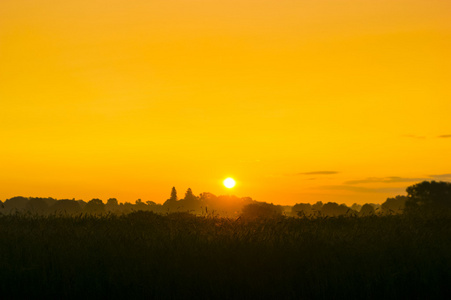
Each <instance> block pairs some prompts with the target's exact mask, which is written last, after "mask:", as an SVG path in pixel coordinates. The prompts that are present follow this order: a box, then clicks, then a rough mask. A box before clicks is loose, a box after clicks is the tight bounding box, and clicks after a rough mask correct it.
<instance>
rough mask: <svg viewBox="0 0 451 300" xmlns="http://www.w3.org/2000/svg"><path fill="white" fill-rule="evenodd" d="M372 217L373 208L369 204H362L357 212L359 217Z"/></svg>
mask: <svg viewBox="0 0 451 300" xmlns="http://www.w3.org/2000/svg"><path fill="white" fill-rule="evenodd" d="M373 215H374V207H373V206H372V205H371V204H368V203H367V204H364V205H363V206H362V208H361V209H360V211H359V216H360V217H367V216H373Z"/></svg>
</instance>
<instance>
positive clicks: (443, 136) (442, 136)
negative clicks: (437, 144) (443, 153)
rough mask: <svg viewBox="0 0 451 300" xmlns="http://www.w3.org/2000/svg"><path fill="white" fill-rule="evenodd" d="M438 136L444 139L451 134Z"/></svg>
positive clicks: (450, 136)
mask: <svg viewBox="0 0 451 300" xmlns="http://www.w3.org/2000/svg"><path fill="white" fill-rule="evenodd" d="M438 137H439V138H442V139H446V138H451V134H444V135H439V136H438Z"/></svg>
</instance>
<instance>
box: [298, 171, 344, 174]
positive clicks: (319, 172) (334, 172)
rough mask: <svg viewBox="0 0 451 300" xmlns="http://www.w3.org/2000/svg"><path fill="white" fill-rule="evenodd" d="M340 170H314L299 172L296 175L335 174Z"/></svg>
mask: <svg viewBox="0 0 451 300" xmlns="http://www.w3.org/2000/svg"><path fill="white" fill-rule="evenodd" d="M338 173H340V172H337V171H314V172H303V173H297V174H296V175H334V174H338Z"/></svg>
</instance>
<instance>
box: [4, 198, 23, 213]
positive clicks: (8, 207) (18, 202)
mask: <svg viewBox="0 0 451 300" xmlns="http://www.w3.org/2000/svg"><path fill="white" fill-rule="evenodd" d="M28 201H29V200H28V198H25V197H20V196H19V197H13V198H11V199H7V200H5V203H3V206H4V207H5V212H6V213H14V212H21V211H25V210H26V205H27V203H28Z"/></svg>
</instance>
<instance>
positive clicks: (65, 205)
mask: <svg viewBox="0 0 451 300" xmlns="http://www.w3.org/2000/svg"><path fill="white" fill-rule="evenodd" d="M49 210H50V212H53V213H57V214H76V213H81V210H82V209H81V207H80V204H79V202H78V201H75V200H58V201H56V202H55V204H53V205H52V206H51V207H49Z"/></svg>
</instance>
